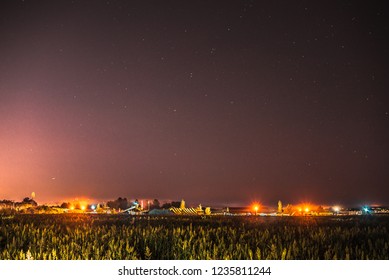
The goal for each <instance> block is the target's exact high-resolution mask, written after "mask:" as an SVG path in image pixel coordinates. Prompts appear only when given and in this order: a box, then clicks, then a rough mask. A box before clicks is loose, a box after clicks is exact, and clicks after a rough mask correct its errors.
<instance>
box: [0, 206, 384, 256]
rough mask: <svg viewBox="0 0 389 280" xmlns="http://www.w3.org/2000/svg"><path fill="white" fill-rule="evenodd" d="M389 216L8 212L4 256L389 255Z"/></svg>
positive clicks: (0, 228) (1, 246)
mask: <svg viewBox="0 0 389 280" xmlns="http://www.w3.org/2000/svg"><path fill="white" fill-rule="evenodd" d="M388 227H389V216H381V217H379V216H359V217H206V218H204V217H203V218H202V217H147V216H143V217H140V216H138V217H130V216H125V215H87V214H60V215H55V214H54V215H29V214H25V215H15V216H12V217H4V216H3V217H1V216H0V259H12V260H15V259H39V260H48V259H66V260H67V259H72V260H75V259H81V260H91V259H98V260H107V259H184V260H187V259H203V260H204V259H236V260H240V259H244V260H246V259H249V260H251V259H277V260H278V259H389V230H388Z"/></svg>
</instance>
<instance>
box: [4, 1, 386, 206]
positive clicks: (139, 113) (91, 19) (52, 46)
mask: <svg viewBox="0 0 389 280" xmlns="http://www.w3.org/2000/svg"><path fill="white" fill-rule="evenodd" d="M384 4H385V2H384V1H381V2H378V1H377V2H375V1H27V0H26V1H1V3H0V199H3V198H6V199H15V200H20V199H22V198H24V197H26V196H29V195H30V194H31V192H32V191H35V192H36V194H37V196H36V200H37V201H38V202H49V201H62V200H66V199H73V198H76V197H77V198H79V197H86V198H91V199H94V200H107V199H113V198H117V197H119V196H121V197H128V198H129V199H135V198H138V199H153V198H158V199H160V200H161V201H163V200H181V199H182V198H184V199H185V200H186V201H187V204H189V205H195V204H197V203H200V202H201V203H203V205H246V204H248V203H250V202H252V201H259V202H261V203H264V204H268V205H276V203H277V201H278V200H279V199H281V200H282V201H283V203H284V204H286V203H299V202H306V201H309V202H314V203H321V204H333V203H340V204H342V205H362V204H365V203H378V204H389V172H388V167H389V149H388V147H389V145H388V144H389V133H388V127H389V101H388V100H389V97H388V85H389V79H388V78H389V77H388V73H389V66H388V65H389V64H388V63H389V55H388V54H389V52H388V50H389V46H388V45H389V44H388V41H387V39H388V31H389V11H388V9H386V8H385V7H384Z"/></svg>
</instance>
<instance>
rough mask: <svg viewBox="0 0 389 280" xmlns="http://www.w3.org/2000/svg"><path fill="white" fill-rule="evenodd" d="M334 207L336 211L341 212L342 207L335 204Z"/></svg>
mask: <svg viewBox="0 0 389 280" xmlns="http://www.w3.org/2000/svg"><path fill="white" fill-rule="evenodd" d="M332 209H334V211H335V212H339V211H340V207H339V206H334V207H332Z"/></svg>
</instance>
